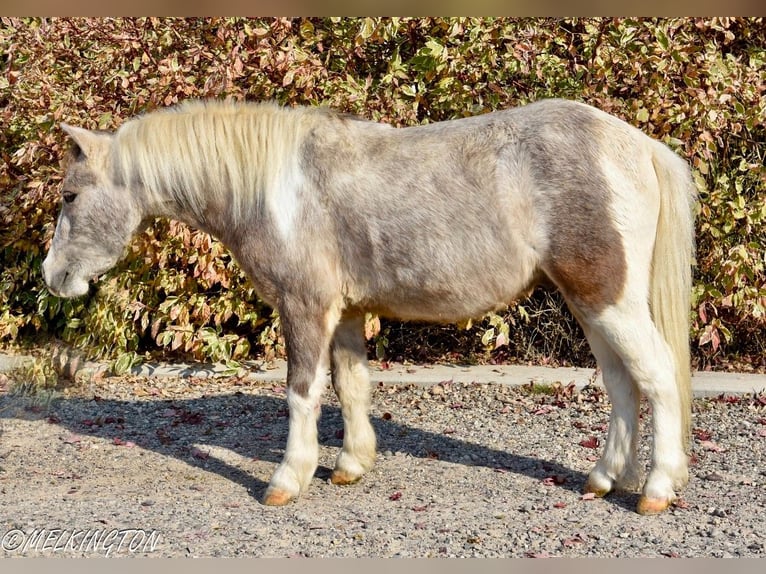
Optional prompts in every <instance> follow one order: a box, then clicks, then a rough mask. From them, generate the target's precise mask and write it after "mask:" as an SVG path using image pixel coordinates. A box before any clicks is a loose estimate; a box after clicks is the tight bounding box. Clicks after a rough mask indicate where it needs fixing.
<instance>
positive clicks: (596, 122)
mask: <svg viewBox="0 0 766 574" xmlns="http://www.w3.org/2000/svg"><path fill="white" fill-rule="evenodd" d="M62 127H63V129H64V130H65V131H66V132H67V133H68V134H69V136H70V137H71V139H72V140H73V142H74V146H73V148H74V149H73V151H72V158H71V162H70V165H69V167H68V171H67V174H66V177H65V179H64V182H63V187H62V210H61V214H60V217H59V220H58V225H57V227H56V232H55V235H54V237H53V240H52V243H51V248H50V252H49V253H48V256H47V258H46V259H45V262H44V263H43V276H44V278H45V281H46V283H47V285H48V287H49V289H50V291H51V292H52V293H54V294H56V295H60V296H62V297H74V296H79V295H83V294H84V293H86V292H87V291H88V288H89V280H90V279H91V278H93V277H94V276H98V275H100V274H102V273H104V272H106V271H107V270H108V269H110V268H111V267H112V266H114V265H115V263H116V262H117V261H118V260H119V259H120V258H121V257H122V255H123V253H124V251H125V248H126V246H127V245H128V243H129V241H130V240H131V237H132V236H133V235H134V233H135V232H136V231H137V230H138V229H139V228H140V226H141V224H142V222H143V221H145V220H146V219H147V218H151V217H155V216H166V217H170V218H174V219H178V220H180V221H183V222H185V223H187V224H189V225H192V226H195V227H197V228H199V229H202V230H204V231H206V232H208V233H210V234H212V235H213V236H215V237H217V238H218V239H220V240H221V241H222V242H223V243H224V244H225V245H226V246H227V247H228V249H229V250H230V251H231V252H232V253H233V255H234V256H235V257H236V259H237V261H238V262H239V264H240V265H241V267H242V268H243V269H244V270H245V272H246V273H247V274H248V276H249V277H250V278H251V280H252V281H253V283H254V285H255V286H256V288H257V291H258V293H259V294H260V295H261V296H262V298H263V299H264V300H265V301H267V302H268V303H269V304H271V305H272V306H273V307H274V308H275V309H277V310H278V312H279V314H280V316H281V321H282V327H283V334H284V338H285V343H286V347H287V355H288V380H287V385H288V386H287V402H288V405H289V411H290V417H289V434H288V439H287V448H286V451H285V454H284V458H283V460H282V462H281V464H280V465H279V466H278V467H277V469H276V471H275V472H274V474H273V476H272V478H271V481H270V484H269V486H268V488H267V490H266V492H265V495H264V502H265V503H266V504H270V505H282V504H286V503H287V502H289V501H290V500H293V499H295V498H296V497H298V496H299V495H300V494H301V493H302V492H303V491H305V490H306V488H307V487H308V486H309V483H310V481H311V479H312V477H313V475H314V472H315V470H316V468H317V459H318V443H317V418H318V413H319V410H320V409H319V404H320V399H321V395H322V393H323V391H324V390H325V388H326V386H327V382H328V379H330V378H331V381H332V385H333V387H334V389H335V392H336V393H337V395H338V398H339V401H340V404H341V410H342V414H343V421H344V426H345V433H344V438H343V447H342V449H341V451H340V453H339V455H338V458H337V461H336V464H335V469H334V471H333V473H332V482H334V483H336V484H348V483H353V482H356V481H357V480H359V478H361V477H362V475H364V474H365V473H366V472H367V471H369V470H370V469H371V467H372V466H373V463H374V461H375V448H376V444H375V434H374V431H373V428H372V426H371V424H370V420H369V407H370V394H371V393H370V381H369V374H368V370H367V357H366V352H365V343H364V337H363V323H364V317H365V313H368V312H369V313H376V314H379V315H382V316H387V317H395V318H400V319H405V320H410V319H413V320H427V321H440V322H446V321H458V320H463V319H466V318H471V317H477V316H481V315H482V314H484V313H486V312H487V311H490V310H493V309H496V308H500V307H503V306H505V305H506V304H507V303H509V302H510V301H512V300H513V299H514V298H516V297H518V296H520V295H521V294H523V293H526V292H527V291H528V290H529V289H530V288H532V287H534V285H535V284H537V283H540V282H546V283H550V284H552V285H554V286H556V287H557V288H558V289H559V290H560V291H561V292H562V293H563V295H564V297H565V298H566V301H567V304H568V305H569V308H570V309H571V311H572V313H573V314H574V315H575V317H576V318H577V319H578V321H579V322H580V324H581V325H582V327H583V329H584V331H585V334H586V335H587V338H588V340H589V343H590V345H591V348H592V350H593V353H594V355H595V356H596V358H597V360H598V363H599V365H600V366H601V368H602V370H603V377H604V383H605V386H606V388H607V390H608V393H609V397H610V399H611V402H612V405H613V408H612V412H611V419H610V424H609V431H608V437H607V439H606V444H605V447H604V452H603V455H602V457H601V458H600V460H599V461H598V462H597V464H596V465H595V467H594V468H593V470H592V471H591V472H590V475H589V477H588V480H587V483H586V484H585V490H586V491H587V492H592V493H595V494H596V495H598V496H602V495H605V494H606V493H608V492H609V491H611V490H613V489H614V488H617V487H620V488H628V489H637V488H640V487H641V477H642V473H641V472H640V469H639V463H638V460H637V442H638V436H639V402H640V398H641V397H642V396H645V397H646V398H647V399H648V401H649V403H650V404H651V407H652V418H653V429H652V431H653V445H652V457H651V468H650V470H649V473H648V476H647V477H646V480H645V482H644V483H643V490H642V493H641V496H640V498H639V502H638V511H639V512H641V513H657V512H661V511H663V510H665V509H666V508H667V507H668V506H669V505H670V504H672V502H673V501H674V500H675V499H676V490H677V489H680V488H682V487H683V486H684V485H685V483H686V482H687V480H688V456H687V455H688V451H687V448H688V442H689V428H690V415H691V388H690V387H691V385H690V358H689V305H690V301H689V297H690V290H691V264H692V259H693V250H694V240H693V233H694V231H693V206H694V202H695V196H696V190H695V187H694V185H693V182H692V179H691V175H690V171H689V168H688V166H687V164H686V163H685V162H684V161H683V160H682V159H681V158H679V157H678V156H677V155H675V154H674V153H673V152H672V151H671V150H670V149H669V148H667V147H666V146H665V145H663V144H661V143H659V142H657V141H655V140H653V139H651V138H649V137H648V136H646V135H644V134H643V133H642V132H640V131H639V130H637V129H635V128H633V127H631V126H630V125H628V124H626V123H624V122H623V121H621V120H619V119H616V118H615V117H613V116H610V115H608V114H606V113H604V112H601V111H598V110H596V109H594V108H591V107H589V106H586V105H584V104H580V103H575V102H569V101H562V100H545V101H540V102H537V103H534V104H530V105H528V106H524V107H520V108H515V109H509V110H505V111H497V112H493V113H488V114H485V115H481V116H477V117H472V118H465V119H458V120H452V121H445V122H439V123H434V124H431V125H425V126H417V127H409V128H401V129H395V128H392V127H390V126H387V125H382V124H378V123H374V122H369V121H364V120H360V119H358V118H355V117H352V116H348V115H344V114H340V113H336V112H333V111H331V110H329V109H325V108H294V109H290V108H282V107H279V106H277V105H274V104H235V103H224V102H188V103H185V104H182V105H180V106H178V107H175V108H170V109H167V110H162V111H158V112H154V113H151V114H147V115H145V116H143V117H140V118H137V119H134V120H131V121H128V122H126V123H125V124H124V125H123V126H122V127H121V128H120V129H119V130H118V131H117V132H116V133H114V134H108V133H103V132H93V131H88V130H84V129H81V128H76V127H71V126H67V125H63V126H62Z"/></svg>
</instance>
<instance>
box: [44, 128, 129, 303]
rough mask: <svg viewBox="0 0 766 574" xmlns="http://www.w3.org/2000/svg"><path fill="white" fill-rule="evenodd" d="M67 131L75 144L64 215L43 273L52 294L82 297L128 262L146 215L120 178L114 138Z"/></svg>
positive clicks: (64, 188) (63, 198)
mask: <svg viewBox="0 0 766 574" xmlns="http://www.w3.org/2000/svg"><path fill="white" fill-rule="evenodd" d="M62 128H63V129H64V131H65V132H66V133H67V134H68V135H69V137H70V138H71V140H72V143H73V145H72V150H71V152H70V158H69V162H68V168H67V173H66V176H65V177H64V182H63V185H62V191H61V201H62V203H61V213H60V215H59V219H58V223H57V225H56V231H55V233H54V235H53V240H52V242H51V247H50V250H49V251H48V256H47V257H46V258H45V261H44V262H43V267H42V272H43V279H44V280H45V283H46V284H47V285H48V289H50V291H51V293H53V294H54V295H58V296H60V297H77V296H79V295H84V294H86V293H87V292H88V282H89V281H90V279H91V278H94V277H97V276H98V275H101V274H102V273H105V272H106V271H108V270H109V269H110V268H112V267H113V266H114V265H115V264H116V263H117V261H119V260H120V259H121V258H122V256H123V254H124V252H125V248H126V247H127V245H128V243H129V242H130V239H131V237H132V236H133V234H134V233H135V231H136V230H137V229H138V227H139V225H140V224H141V220H142V215H141V210H140V209H139V205H138V204H137V203H136V201H135V199H134V198H133V197H132V195H131V194H130V193H129V190H128V189H127V188H126V187H125V185H123V184H122V183H120V182H119V178H115V176H114V173H115V170H114V169H113V166H112V165H111V164H112V157H113V154H112V143H113V140H114V136H113V135H112V134H108V133H104V132H93V131H88V130H85V129H82V128H75V127H72V126H68V125H66V124H62ZM115 180H117V181H115Z"/></svg>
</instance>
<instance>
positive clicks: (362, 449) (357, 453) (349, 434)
mask: <svg viewBox="0 0 766 574" xmlns="http://www.w3.org/2000/svg"><path fill="white" fill-rule="evenodd" d="M363 330H364V317H363V316H360V315H357V316H353V317H349V318H344V319H342V320H341V322H340V324H339V325H338V327H337V329H336V330H335V336H334V338H333V343H332V384H333V388H334V389H335V392H336V393H337V395H338V400H339V401H340V406H341V412H342V413H343V426H344V433H343V448H342V450H341V451H340V453H339V454H338V458H337V460H336V462H335V470H334V471H333V473H332V479H331V480H332V482H333V483H334V484H351V483H354V482H356V481H358V480H359V479H360V478H361V477H362V475H364V474H365V473H366V472H367V471H369V470H370V469H371V468H372V467H373V465H374V464H375V431H374V430H373V428H372V425H371V424H370V417H369V410H370V394H371V389H370V375H369V371H368V367H367V350H366V348H365V345H364V338H363V335H362V333H363Z"/></svg>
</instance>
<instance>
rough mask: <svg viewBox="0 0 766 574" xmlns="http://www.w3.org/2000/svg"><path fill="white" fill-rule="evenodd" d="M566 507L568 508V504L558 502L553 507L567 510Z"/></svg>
mask: <svg viewBox="0 0 766 574" xmlns="http://www.w3.org/2000/svg"><path fill="white" fill-rule="evenodd" d="M566 507H567V504H566V502H557V503H556V504H554V505H553V508H566Z"/></svg>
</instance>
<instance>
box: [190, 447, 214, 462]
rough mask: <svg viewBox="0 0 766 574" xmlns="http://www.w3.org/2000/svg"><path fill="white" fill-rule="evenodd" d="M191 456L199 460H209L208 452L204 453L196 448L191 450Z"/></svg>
mask: <svg viewBox="0 0 766 574" xmlns="http://www.w3.org/2000/svg"><path fill="white" fill-rule="evenodd" d="M192 456H193V457H194V458H198V459H200V460H207V459H208V458H210V453H209V452H205V451H204V450H200V449H198V448H193V449H192Z"/></svg>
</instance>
